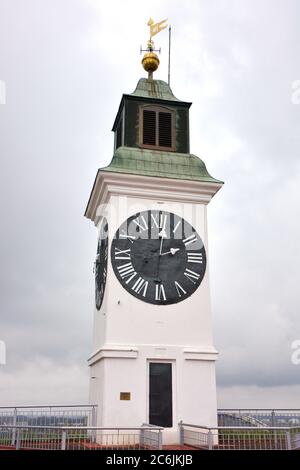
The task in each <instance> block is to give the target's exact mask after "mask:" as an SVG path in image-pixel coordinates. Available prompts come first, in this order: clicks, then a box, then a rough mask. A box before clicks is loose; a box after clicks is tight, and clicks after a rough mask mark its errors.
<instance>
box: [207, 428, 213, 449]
mask: <svg viewBox="0 0 300 470" xmlns="http://www.w3.org/2000/svg"><path fill="white" fill-rule="evenodd" d="M207 444H208V450H213V445H214V436H213V433H212V432H211V430H209V431H208V433H207Z"/></svg>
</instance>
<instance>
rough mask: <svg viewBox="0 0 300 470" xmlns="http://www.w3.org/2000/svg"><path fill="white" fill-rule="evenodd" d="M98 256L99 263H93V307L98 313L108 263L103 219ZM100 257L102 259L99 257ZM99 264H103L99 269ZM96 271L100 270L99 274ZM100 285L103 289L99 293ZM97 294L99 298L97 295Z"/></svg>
mask: <svg viewBox="0 0 300 470" xmlns="http://www.w3.org/2000/svg"><path fill="white" fill-rule="evenodd" d="M98 255H100V261H98V260H97V259H96V261H95V307H96V309H97V310H98V311H99V310H100V309H101V307H102V304H103V299H104V294H105V287H106V279H107V262H108V222H107V219H106V218H105V217H103V219H102V220H101V222H100V227H99V237H98V243H97V258H98ZM101 256H102V257H101ZM101 264H103V266H102V269H101V266H100V265H101ZM98 270H101V271H100V273H99V272H98ZM101 285H103V289H102V291H101ZM98 293H99V297H97V294H98Z"/></svg>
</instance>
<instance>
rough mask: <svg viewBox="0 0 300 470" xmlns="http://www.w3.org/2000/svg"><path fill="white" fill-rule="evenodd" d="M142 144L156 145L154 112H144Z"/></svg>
mask: <svg viewBox="0 0 300 470" xmlns="http://www.w3.org/2000/svg"><path fill="white" fill-rule="evenodd" d="M143 144H144V145H156V112H155V111H147V110H144V118H143Z"/></svg>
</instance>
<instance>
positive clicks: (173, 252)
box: [161, 248, 180, 256]
mask: <svg viewBox="0 0 300 470" xmlns="http://www.w3.org/2000/svg"><path fill="white" fill-rule="evenodd" d="M179 250H180V248H171V249H170V251H167V252H166V253H162V254H161V256H165V255H169V254H171V255H173V256H174V255H175V253H177V251H179Z"/></svg>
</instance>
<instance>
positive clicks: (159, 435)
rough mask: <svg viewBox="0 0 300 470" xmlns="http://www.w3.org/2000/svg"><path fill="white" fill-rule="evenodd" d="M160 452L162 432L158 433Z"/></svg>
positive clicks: (160, 448) (159, 448)
mask: <svg viewBox="0 0 300 470" xmlns="http://www.w3.org/2000/svg"><path fill="white" fill-rule="evenodd" d="M158 450H162V431H161V430H159V431H158Z"/></svg>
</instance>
